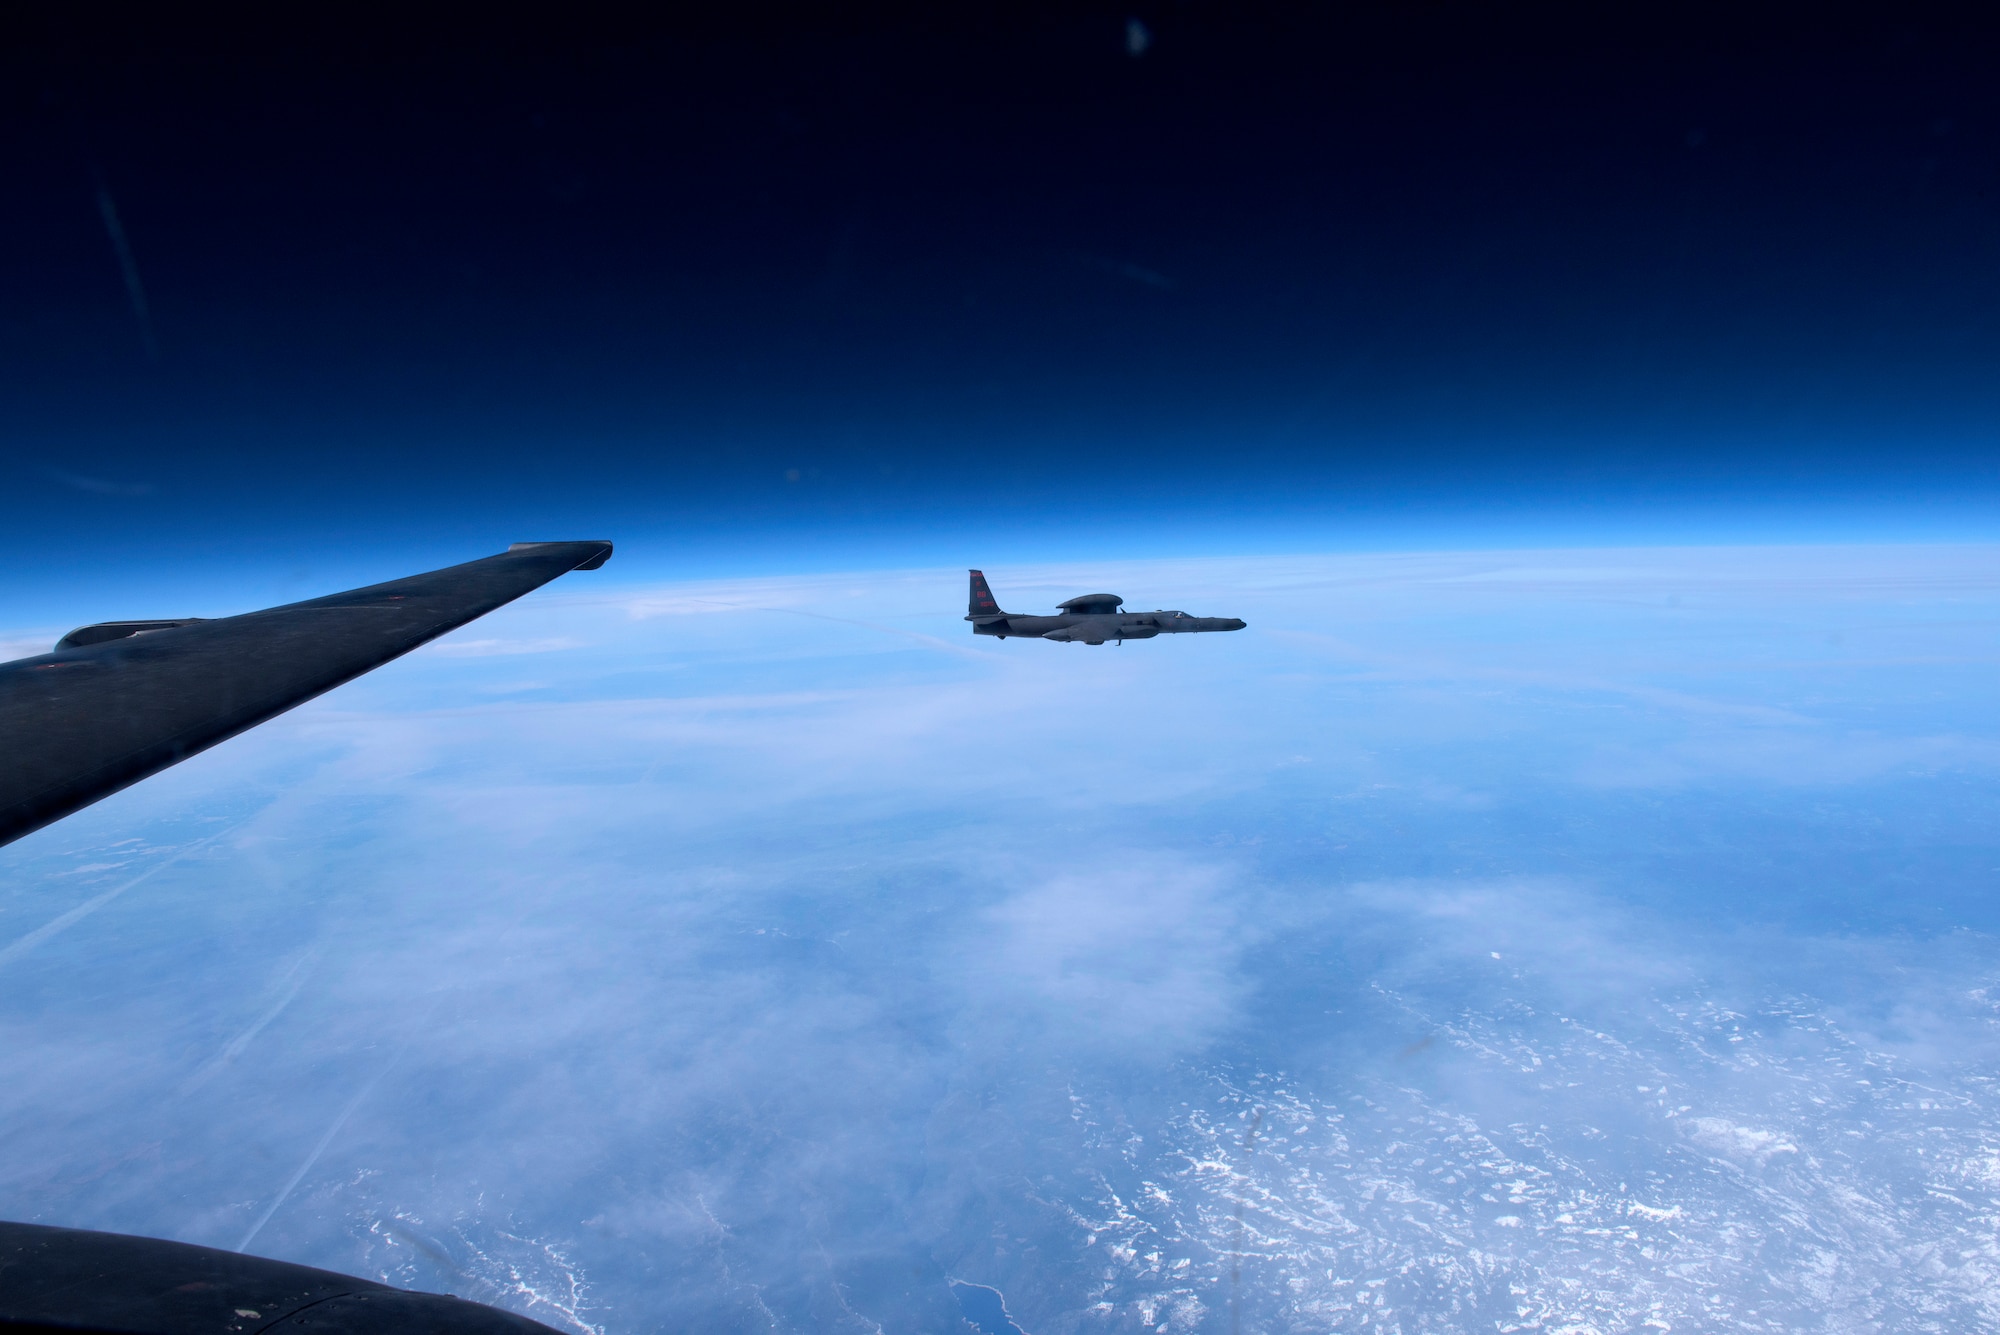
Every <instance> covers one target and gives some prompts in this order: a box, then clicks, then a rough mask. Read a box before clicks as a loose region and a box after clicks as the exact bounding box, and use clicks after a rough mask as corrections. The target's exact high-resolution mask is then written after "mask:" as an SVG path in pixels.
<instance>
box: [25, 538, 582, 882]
mask: <svg viewBox="0 0 2000 1335" xmlns="http://www.w3.org/2000/svg"><path fill="white" fill-rule="evenodd" d="M610 555H611V544H610V543H608V542H517V543H515V544H514V545H513V546H512V547H510V548H508V549H507V550H506V551H505V552H503V553H501V554H500V555H498V556H489V557H486V558H485V559H483V560H479V561H468V562H466V563H465V564H464V565H458V566H450V567H447V568H446V569H444V570H433V571H431V572H430V573H428V574H424V575H412V576H410V577H409V578H408V579H398V580H391V581H390V582H389V583H387V584H372V585H370V586H369V587H367V588H365V589H352V590H349V591H348V592H346V593H335V594H330V595H328V596H327V597H324V598H314V599H312V600H310V601H308V602H303V603H291V604H288V605H287V606H284V607H272V608H267V609H265V610H264V611H262V612H247V613H245V614H244V615H242V616H233V617H221V618H218V619H216V620H213V621H202V620H181V621H110V622H105V623H103V624H102V625H97V626H84V627H81V628H79V629H77V630H73V631H71V632H70V633H69V634H68V635H65V636H64V637H63V638H62V640H61V641H60V642H59V643H58V644H57V646H56V649H55V652H53V653H47V654H42V655H41V656H39V657H36V658H22V659H17V660H16V661H14V662H11V663H0V756H4V757H5V762H4V764H0V844H4V843H7V842H9V841H11V840H14V839H18V838H20V837H21V836H22V835H24V834H27V833H28V832H30V831H31V830H38V829H40V828H41V827H42V826H44V825H47V824H48V823H49V822H50V821H53V820H59V819H61V818H62V817H64V816H67V815H69V814H70V813H71V812H72V811H75V810H77V809H78V808H79V807H84V806H88V805H89V804H90V803H92V802H95V801H96V800H97V799H98V798H100V797H105V796H108V795H109V794H111V793H115V792H117V791H118V790H119V789H120V788H124V787H126V786H127V785H129V784H134V783H137V782H138V781H139V780H141V779H143V778H145V777H146V776H147V775H149V774H157V773H159V771H161V770H163V769H165V768H166V767H167V766H169V765H172V764H174V763H176V762H177V761H181V760H185V759H187V758H188V757H189V756H191V755H193V754H195V753H196V752H197V751H203V750H206V749H207V748H209V747H211V746H214V745H215V744H216V743H217V742H220V741H224V740H226V739H228V738H230V737H234V736H235V735H236V734H237V733H239V732H242V731H243V730H244V729H246V728H254V727H256V726H257V725H258V724H259V723H262V722H263V721H264V720H266V719H268V718H271V717H273V716H274V715H277V714H282V713H283V712H284V711H285V710H287V709H290V708H291V707H292V706H293V705H297V704H302V703H304V702H305V701H307V700H310V699H312V698H313V697H314V696H316V695H319V694H321V693H323V692H326V691H330V690H332V689H333V688H334V687H336V686H338V685H340V684H341V683H342V682H346V681H352V680H353V679H354V678H356V677H358V676H360V675H361V674H362V673H364V672H367V671H368V670H369V669H371V668H376V667H380V666H381V665H382V664H384V663H386V662H388V661H389V660H390V659H392V658H396V657H398V656H400V655H402V654H406V653H408V652H409V651H410V650H412V649H414V648H416V647H417V646H418V645H421V644H424V643H427V642H428V641H430V640H434V639H436V638H437V637H438V636H440V635H442V634H444V633H445V632H446V631H450V630H456V629H457V628H458V627H460V626H463V625H464V624H465V623H466V622H468V621H471V620H473V619H474V618H476V617H481V616H484V615H486V613H488V612H491V611H492V610H493V609H494V608H496V607H499V606H501V605H502V604H503V603H510V602H512V601H514V599H516V598H519V597H520V596H521V595H522V594H524V593H528V592H530V591H532V590H534V589H538V588H540V587H541V586H542V585H544V584H546V583H548V582H549V581H550V580H552V579H554V578H556V577H557V576H558V575H563V574H567V573H568V572H569V571H572V570H595V569H597V567H599V566H601V565H603V564H604V562H605V560H606V558H608V557H609V556H610Z"/></svg>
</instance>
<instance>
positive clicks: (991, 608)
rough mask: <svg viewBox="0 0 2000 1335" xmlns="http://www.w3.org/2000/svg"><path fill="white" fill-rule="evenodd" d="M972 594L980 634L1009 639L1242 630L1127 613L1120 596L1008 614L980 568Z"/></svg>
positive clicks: (1218, 622) (1224, 620) (1085, 640)
mask: <svg viewBox="0 0 2000 1335" xmlns="http://www.w3.org/2000/svg"><path fill="white" fill-rule="evenodd" d="M971 575H972V596H971V601H970V603H969V605H968V606H967V609H966V617H965V619H966V620H967V621H970V622H971V623H972V633H973V634H974V635H992V636H995V637H996V638H998V639H1002V640H1004V639H1006V638H1007V637H1008V636H1010V635H1014V636H1019V637H1021V638H1024V639H1040V640H1060V641H1063V642H1065V643H1069V644H1103V643H1104V642H1105V641H1106V640H1112V641H1116V642H1120V643H1122V642H1123V641H1125V640H1150V639H1152V638H1153V637H1154V636H1155V635H1181V634H1187V633H1189V632H1191V631H1201V630H1242V629H1243V624H1244V623H1243V621H1242V619H1241V618H1240V617H1191V616H1189V615H1188V614H1187V613H1186V612H1168V611H1152V612H1126V611H1121V610H1120V608H1121V606H1122V605H1123V603H1124V601H1125V600H1124V599H1123V598H1120V597H1119V596H1118V595H1117V594H1115V593H1086V594H1084V595H1083V596H1082V597H1080V598H1071V599H1070V600H1069V601H1068V602H1065V603H1058V604H1057V606H1059V607H1060V608H1062V611H1060V612H1058V613H1057V614H1056V615H1054V616H1047V617H1035V616H1022V615H1020V614H1018V613H1015V612H1003V611H1001V610H1000V604H998V603H997V602H995V601H994V600H993V590H991V589H989V588H987V587H986V576H985V575H983V574H981V573H980V572H979V571H977V570H974V571H972V572H971Z"/></svg>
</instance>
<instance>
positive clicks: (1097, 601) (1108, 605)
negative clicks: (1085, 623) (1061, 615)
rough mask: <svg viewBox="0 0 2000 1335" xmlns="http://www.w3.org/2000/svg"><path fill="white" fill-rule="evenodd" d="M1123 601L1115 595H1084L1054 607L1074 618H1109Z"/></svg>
mask: <svg viewBox="0 0 2000 1335" xmlns="http://www.w3.org/2000/svg"><path fill="white" fill-rule="evenodd" d="M1124 601H1125V600H1124V599H1123V598H1120V597H1119V596H1118V595H1117V594H1115V593H1086V594H1084V595H1083V596H1082V597H1080V598H1072V599H1070V600H1069V601H1068V602H1066V603H1057V604H1056V606H1058V607H1060V608H1062V610H1063V611H1065V612H1069V613H1073V614H1074V615H1076V616H1086V617H1087V616H1110V615H1112V614H1114V613H1116V612H1117V611H1118V605H1119V604H1120V603H1122V602H1124Z"/></svg>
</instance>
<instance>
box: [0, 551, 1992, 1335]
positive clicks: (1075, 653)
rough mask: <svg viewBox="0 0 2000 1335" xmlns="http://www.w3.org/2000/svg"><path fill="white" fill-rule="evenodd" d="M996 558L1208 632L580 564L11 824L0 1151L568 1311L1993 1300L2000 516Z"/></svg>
mask: <svg viewBox="0 0 2000 1335" xmlns="http://www.w3.org/2000/svg"><path fill="white" fill-rule="evenodd" d="M400 573H407V572H401V571H386V572H384V574H385V577H386V576H387V575H390V574H400ZM988 574H989V576H990V577H991V578H992V580H993V583H994V586H995V589H996V591H997V592H998V594H999V597H1000V600H1001V602H1002V604H1003V605H1004V606H1007V607H1009V608H1012V609H1016V610H1021V611H1046V610H1048V609H1049V608H1050V607H1052V606H1053V604H1054V603H1055V602H1056V601H1057V600H1059V599H1061V598H1064V597H1068V596H1071V595H1073V594H1075V593H1077V592H1080V591H1091V590H1096V589H1099V588H1104V589H1110V590H1113V591H1116V592H1122V593H1123V594H1125V595H1126V597H1127V603H1128V605H1129V606H1131V607H1134V608H1140V609H1150V608H1153V607H1156V606H1159V607H1168V608H1174V607H1178V608H1182V609H1184V610H1186V611H1189V612H1191V613H1194V614H1196V615H1234V616H1242V617H1244V618H1246V619H1247V620H1248V621H1249V623H1250V627H1249V629H1248V630H1246V631H1243V632H1241V633H1237V634H1230V635H1200V636H1193V635H1190V636H1178V637H1171V638H1169V637H1163V638H1161V639H1159V640H1155V641H1151V642H1145V643H1133V644H1126V645H1123V646H1115V645H1106V646H1103V647H1101V648H1094V647H1088V646H1084V645H1066V644H1051V643H1043V642H1038V641H1016V640H1008V641H1006V642H1004V643H995V642H993V641H990V640H984V639H982V640H979V641H974V640H973V638H972V636H971V634H970V629H969V627H968V626H967V625H966V624H965V623H964V622H963V621H961V620H959V617H960V616H961V615H962V612H961V605H962V602H963V597H964V578H965V576H964V572H963V571H955V570H954V571H915V572H897V573H890V574H869V575H854V576H836V575H825V576H813V577H801V578H796V579H765V580H755V581H738V582H707V583H701V584H677V585H672V586H664V587H653V588H630V587H626V588H620V587H619V586H617V585H616V584H614V583H611V582H609V581H610V580H611V579H612V578H613V577H614V570H613V569H607V570H606V571H605V572H603V573H602V574H601V575H595V576H579V577H576V578H574V579H567V580H564V581H562V582H561V583H559V584H556V585H553V586H551V587H550V588H549V589H547V590H545V591H543V592H542V593H539V594H536V595H533V596H531V597H529V598H527V599H525V600H523V601H522V602H520V603H518V604H515V605H513V606H511V607H509V608H507V609H504V610H503V611H501V612H499V613H496V614H494V615H492V616H490V617H488V618H486V619H484V620H482V621H480V622H477V623H475V624H474V625H472V626H470V627H468V628H466V629H464V630H462V631H460V632H458V633H457V634H455V635H453V636H451V637H448V638H447V639H445V640H443V641H440V642H439V643H437V644H435V645H433V646H431V647H429V648H427V649H425V650H423V651H420V652H419V653H418V654H416V655H413V656H411V657H410V658H408V659H405V660H403V661H401V662H399V663H396V664H392V665H390V666H389V667H387V668H384V669H383V670H381V671H379V672H377V673H375V674H373V675H371V676H369V677H367V678H364V679H363V680H361V681H359V682H357V683H354V684H353V685H350V686H348V687H345V688H342V689H341V690H339V691H336V692H334V693H333V694H332V695H330V696H328V697H325V698H323V699H321V700H319V701H316V702H314V703H312V704H310V705H308V706H306V707H304V708H302V709H299V710H297V711H296V712H294V713H292V714H289V715H287V716H285V717H284V718H282V719H279V720H277V721H275V722H273V723H272V724H270V725H267V726H266V727H263V728H261V729H258V730H256V731H255V732H252V733H250V734H247V735H245V736H243V737H241V738H239V739H237V740H235V741H232V742H229V743H227V744H225V745H223V746H222V747H220V748H218V749H216V750H214V751H211V752H209V753H207V754H205V755H203V756H201V757H198V758H197V759H195V760H192V761H190V762H188V763H186V764H184V765H182V766H180V767H178V768H177V769H174V770H172V771H169V772H168V773H166V774H164V775H161V776H160V777H158V778H156V779H153V780H150V781H148V782H147V783H145V784H142V785H140V786H139V787H137V788H135V789H132V790H130V791H128V792H126V793H123V794H120V795H118V796H116V797H114V798H112V799H109V800H107V801H105V802H103V803H100V804H99V805H97V806H95V807H93V808H91V809H89V810H88V811H85V812H83V813H81V814H79V815H78V816H76V817H74V818H72V819H70V820H68V821H65V822H62V823H60V824H58V825H56V826H53V827H51V828H49V829H47V830H44V831H42V832H40V833H38V834H35V835H33V836H30V837H29V838H27V839H25V840H23V841H21V842H19V843H17V844H15V845H13V846H11V847H9V848H7V849H6V850H4V851H0V1146H4V1147H5V1148H4V1150H0V1214H4V1215H6V1216H8V1217H12V1218H17V1219H24V1220H35V1221H41V1222H47V1223H58V1224H66V1225H74V1226H81V1227H89V1228H101V1229H114V1230H120V1231H127V1232H139V1233H149V1234H155V1235H159V1236H164V1237H171V1238H177V1239H182V1240H185V1241H191V1242H200V1243H206V1244H210V1245H218V1246H224V1247H237V1246H243V1247H247V1248H248V1249H250V1250H253V1251H256V1252H260V1253H263V1254H267V1255H272V1256H277V1257H281V1258H284V1259H289V1260H295V1261H301V1262H306V1263H310V1264H313V1265H319V1266H326V1267H330V1268H333V1269H337V1270H344V1271H350V1272H354V1273H360V1274H365V1275H370V1276H374V1277H378V1278H382V1279H386V1280H388V1281H390V1282H393V1283H398V1284H404V1285H409V1286H412V1287H417V1288H423V1289H429V1290H434V1291H450V1292H455V1293H459V1294H461V1295H463V1296H466V1297H469V1298H475V1299H479V1300H481V1301H485V1302H491V1303H497V1304H500V1305H502V1306H506V1307H510V1308H513V1309H515V1310H517V1311H520V1312H522V1313H525V1314H527V1315H529V1316H533V1317H535V1318H537V1319H539V1320H541V1321H544V1322H547V1323H549V1324H551V1325H555V1326H558V1327H564V1328H570V1329H574V1330H577V1331H601V1332H606V1333H607V1335H608V1333H611V1332H628V1331H629V1332H640V1331H653V1330H677V1329H685V1330H703V1331H728V1330H746V1331H747V1330H769V1329H781V1330H799V1331H842V1330H851V1331H857V1332H859V1331H876V1330H889V1331H939V1330H948V1329H954V1328H956V1329H960V1330H971V1329H978V1330H980V1331H983V1332H986V1335H997V1333H998V1332H1003V1331H1012V1330H1018V1331H1023V1332H1027V1335H1053V1333H1054V1332H1064V1331H1106V1332H1111V1331H1134V1332H1136V1331H1139V1330H1142V1329H1143V1330H1152V1331H1158V1332H1176V1331H1212V1332H1220V1331H1224V1330H1228V1331H1231V1332H1235V1331H1244V1330H1253V1331H1348V1330H1361V1329H1366V1330H1370V1331H1400V1332H1445V1331H1468V1332H1469V1331H1481V1332H1488V1331H1499V1332H1511V1331H1545V1332H1569V1333H1570V1335H1584V1333H1585V1332H1594V1333H1596V1335H1611V1333H1612V1332H1644V1331H1723V1330H1730V1331H1742V1330H1771V1331H1802V1330H1813V1331H1856V1332H1859V1331H1881V1330H1889V1331H1954V1332H1962V1331H1967V1330H1973V1329H1992V1328H1994V1327H1995V1326H2000V1241H1996V1238H2000V1084H1996V1057H2000V990H1996V988H2000V938H1997V937H1996V930H2000V896H1996V893H1995V891H1996V890H1997V889H2000V824H1996V822H1995V821H1994V819H1993V812H1994V804H1995V798H1996V796H2000V709H1997V708H1996V694H2000V693H1996V691H1995V690H1994V681H1995V667H1996V664H2000V551H1996V550H1995V549H1992V548H1976V547H1931V548H1916V547H1872V548H1810V549H1809V548H1763V549H1739V550H1720V549H1681V550H1657V551H1626V550H1619V551H1609V550H1607V551H1560V552H1506V553H1486V554H1478V553H1475V554H1464V555H1397V556H1350V557H1325V558H1282V559H1280V558H1270V559H1256V560H1249V559H1244V560H1204V561H1181V562H1156V563H1144V564H1129V565H1111V566H1106V565H1098V566H1091V567H1088V568H1084V567H1077V568H1057V567H1047V568H1037V569H1031V570H1011V571H1009V570H992V571H988ZM591 580H596V581H598V582H597V583H591V582H589V581H591ZM199 610H203V611H206V612H208V613H211V614H213V613H215V612H228V611H232V610H244V609H241V608H211V609H199ZM182 611H183V609H179V608H169V609H160V608H149V607H134V608H131V609H129V615H133V616H140V615H154V614H164V613H167V612H175V613H179V612H182ZM62 629H65V628H64V627H56V628H53V630H54V631H56V632H59V631H60V630H62ZM26 634H27V630H26V629H23V631H22V635H23V636H26ZM28 638H32V637H28ZM47 638H53V635H52V634H51V635H49V636H48V637H47ZM41 647H44V645H43V644H42V643H39V642H38V643H25V642H24V643H23V644H21V646H20V647H19V649H18V650H17V652H24V653H25V652H34V651H37V650H39V649H40V648H41Z"/></svg>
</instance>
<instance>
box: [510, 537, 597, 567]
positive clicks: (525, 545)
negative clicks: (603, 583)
mask: <svg viewBox="0 0 2000 1335" xmlns="http://www.w3.org/2000/svg"><path fill="white" fill-rule="evenodd" d="M536 547H596V548H598V549H599V550H598V551H597V553H596V554H595V555H594V556H591V557H589V558H588V559H586V560H585V561H584V562H583V563H582V564H580V565H574V566H571V567H570V569H572V570H595V569H597V568H598V567H599V566H601V565H603V564H604V563H605V562H606V561H609V560H610V559H611V551H612V548H611V543H610V542H609V541H607V540H605V539H603V538H574V539H571V540H569V541H564V542H510V543H508V544H507V550H508V551H510V552H525V551H532V550H533V549H534V548H536Z"/></svg>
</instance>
